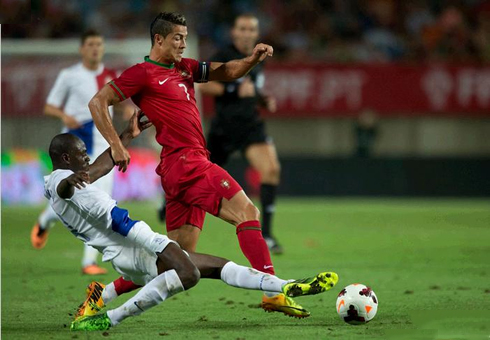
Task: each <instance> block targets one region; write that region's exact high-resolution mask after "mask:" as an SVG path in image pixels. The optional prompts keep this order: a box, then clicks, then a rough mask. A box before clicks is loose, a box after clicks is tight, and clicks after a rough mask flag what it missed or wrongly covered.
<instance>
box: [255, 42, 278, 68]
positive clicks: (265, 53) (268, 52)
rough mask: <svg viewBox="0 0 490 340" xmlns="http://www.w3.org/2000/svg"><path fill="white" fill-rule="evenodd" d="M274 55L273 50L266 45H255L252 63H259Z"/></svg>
mask: <svg viewBox="0 0 490 340" xmlns="http://www.w3.org/2000/svg"><path fill="white" fill-rule="evenodd" d="M273 54H274V49H273V48H272V46H270V45H267V44H257V45H256V46H255V47H254V50H253V51H252V55H251V57H252V61H253V62H254V63H260V62H261V61H262V60H264V59H265V58H267V57H272V55H273Z"/></svg>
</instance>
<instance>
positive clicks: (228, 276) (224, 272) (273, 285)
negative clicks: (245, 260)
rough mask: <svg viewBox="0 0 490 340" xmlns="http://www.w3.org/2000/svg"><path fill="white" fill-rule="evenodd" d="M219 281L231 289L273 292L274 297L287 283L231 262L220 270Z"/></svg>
mask: <svg viewBox="0 0 490 340" xmlns="http://www.w3.org/2000/svg"><path fill="white" fill-rule="evenodd" d="M221 280H223V281H224V282H225V283H227V284H229V285H230V286H233V287H239V288H246V289H256V290H263V291H267V292H275V294H274V295H277V293H281V292H282V286H284V285H285V284H286V283H288V281H285V280H282V279H280V278H278V277H277V276H274V275H270V274H266V273H262V272H259V271H258V270H255V269H253V268H249V267H245V266H240V265H238V264H236V263H234V262H231V261H230V262H228V263H227V264H225V265H224V266H223V269H221Z"/></svg>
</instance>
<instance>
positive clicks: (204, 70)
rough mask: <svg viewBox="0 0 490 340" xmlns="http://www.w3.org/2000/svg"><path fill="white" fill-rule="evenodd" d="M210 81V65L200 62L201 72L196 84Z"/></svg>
mask: <svg viewBox="0 0 490 340" xmlns="http://www.w3.org/2000/svg"><path fill="white" fill-rule="evenodd" d="M208 80H209V63H208V62H205V61H203V62H199V70H198V71H197V74H196V76H195V78H194V81H195V82H196V83H207V82H208Z"/></svg>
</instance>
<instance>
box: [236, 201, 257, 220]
mask: <svg viewBox="0 0 490 340" xmlns="http://www.w3.org/2000/svg"><path fill="white" fill-rule="evenodd" d="M259 219H260V211H259V209H257V207H256V206H255V205H254V204H253V203H252V202H250V203H248V204H247V206H246V207H245V209H244V214H243V221H240V223H241V222H246V221H258V220H259Z"/></svg>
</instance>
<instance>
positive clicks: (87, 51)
mask: <svg viewBox="0 0 490 340" xmlns="http://www.w3.org/2000/svg"><path fill="white" fill-rule="evenodd" d="M80 54H81V55H82V59H83V60H84V61H86V62H88V63H89V64H99V63H100V62H101V61H102V58H103V57H104V38H102V37H98V36H92V37H88V38H87V39H85V41H84V43H83V45H82V46H80Z"/></svg>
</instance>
